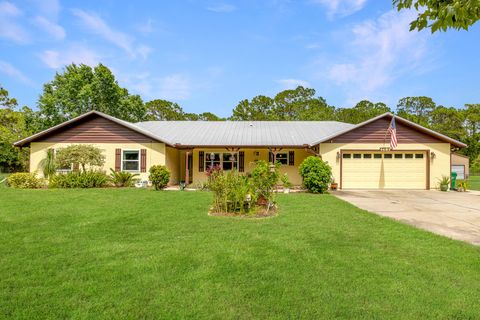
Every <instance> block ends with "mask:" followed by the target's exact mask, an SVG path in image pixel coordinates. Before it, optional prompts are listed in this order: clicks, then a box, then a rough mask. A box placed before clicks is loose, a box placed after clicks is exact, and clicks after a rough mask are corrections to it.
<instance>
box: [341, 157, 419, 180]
mask: <svg viewBox="0 0 480 320" xmlns="http://www.w3.org/2000/svg"><path fill="white" fill-rule="evenodd" d="M352 154H353V152H352ZM409 155H410V154H409ZM425 161H426V160H425V157H424V156H423V158H415V156H414V157H413V158H405V156H403V157H402V158H395V157H394V156H393V155H392V157H391V158H384V157H383V155H382V158H381V159H378V158H374V157H370V158H364V155H363V154H362V158H360V159H359V158H353V156H352V157H350V158H343V159H342V188H345V189H348V188H351V189H425V186H426V162H425Z"/></svg>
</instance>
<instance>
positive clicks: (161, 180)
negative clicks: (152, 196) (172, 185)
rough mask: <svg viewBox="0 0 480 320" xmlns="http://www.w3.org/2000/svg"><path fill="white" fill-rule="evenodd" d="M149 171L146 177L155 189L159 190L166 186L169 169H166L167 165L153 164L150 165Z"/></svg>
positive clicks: (168, 178)
mask: <svg viewBox="0 0 480 320" xmlns="http://www.w3.org/2000/svg"><path fill="white" fill-rule="evenodd" d="M149 172H150V175H149V176H148V179H149V180H150V181H151V182H152V184H153V186H154V187H155V190H161V189H163V188H165V187H166V186H167V184H168V181H169V180H170V171H168V169H167V167H165V166H161V165H155V166H152V167H150V170H149Z"/></svg>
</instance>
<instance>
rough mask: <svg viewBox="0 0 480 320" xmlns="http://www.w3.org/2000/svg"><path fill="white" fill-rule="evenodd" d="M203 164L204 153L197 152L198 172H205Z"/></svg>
mask: <svg viewBox="0 0 480 320" xmlns="http://www.w3.org/2000/svg"><path fill="white" fill-rule="evenodd" d="M204 162H205V152H203V151H199V152H198V172H203V171H204V170H205V167H204Z"/></svg>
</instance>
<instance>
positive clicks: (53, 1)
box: [31, 0, 60, 21]
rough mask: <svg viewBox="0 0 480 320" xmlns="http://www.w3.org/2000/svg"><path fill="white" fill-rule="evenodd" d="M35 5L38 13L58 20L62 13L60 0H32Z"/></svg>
mask: <svg viewBox="0 0 480 320" xmlns="http://www.w3.org/2000/svg"><path fill="white" fill-rule="evenodd" d="M31 1H32V2H33V3H34V5H35V7H36V12H37V14H39V15H41V16H44V17H48V18H49V19H51V20H54V21H56V20H57V18H58V14H59V13H60V2H59V1H58V0H31Z"/></svg>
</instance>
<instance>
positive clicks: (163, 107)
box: [145, 99, 223, 121]
mask: <svg viewBox="0 0 480 320" xmlns="http://www.w3.org/2000/svg"><path fill="white" fill-rule="evenodd" d="M145 108H146V120H151V121H162V120H168V121H179V120H189V121H198V120H202V121H220V120H223V119H221V118H220V117H218V116H216V115H215V114H213V113H211V112H203V113H201V114H196V113H187V112H185V111H183V108H182V107H180V105H179V104H178V103H176V102H171V101H167V100H162V99H156V100H152V101H149V102H147V103H146V104H145Z"/></svg>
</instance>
